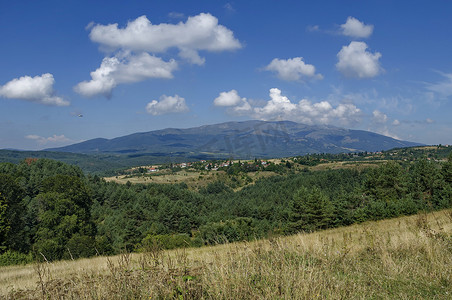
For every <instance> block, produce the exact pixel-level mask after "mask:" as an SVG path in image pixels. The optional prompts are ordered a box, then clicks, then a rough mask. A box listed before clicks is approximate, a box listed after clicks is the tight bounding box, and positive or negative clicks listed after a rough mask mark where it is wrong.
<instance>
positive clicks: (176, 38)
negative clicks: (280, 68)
mask: <svg viewBox="0 0 452 300" xmlns="http://www.w3.org/2000/svg"><path fill="white" fill-rule="evenodd" d="M89 36H90V38H91V40H92V41H93V42H97V43H99V44H101V45H102V46H104V47H107V48H110V49H113V50H117V49H124V50H131V51H146V52H151V53H163V52H166V51H167V50H168V49H170V48H178V49H179V50H180V54H181V56H182V57H184V58H187V57H188V58H192V57H196V58H197V59H194V60H193V59H190V61H191V62H192V63H196V64H202V63H203V62H204V61H203V59H198V57H199V55H198V53H197V51H200V50H205V51H225V50H235V49H239V48H241V44H240V42H239V41H238V40H237V39H236V38H235V37H234V33H233V32H232V31H231V30H229V29H228V28H226V27H225V26H223V25H219V24H218V19H217V18H216V17H214V16H212V15H211V14H208V13H201V14H199V15H197V16H193V17H189V18H188V19H187V21H186V22H185V23H184V22H179V23H178V24H166V23H162V24H158V25H154V24H152V23H151V22H150V21H149V20H148V19H147V18H146V16H141V17H138V18H137V19H135V20H133V21H129V23H128V24H127V26H126V27H124V28H118V24H117V23H116V24H109V25H101V24H97V25H94V26H93V27H92V28H91V32H90V34H89ZM187 53H190V55H187Z"/></svg>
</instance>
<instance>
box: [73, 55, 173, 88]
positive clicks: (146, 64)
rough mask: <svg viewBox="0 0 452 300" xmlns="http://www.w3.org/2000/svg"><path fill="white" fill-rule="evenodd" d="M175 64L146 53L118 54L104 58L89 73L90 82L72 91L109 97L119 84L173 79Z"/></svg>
mask: <svg viewBox="0 0 452 300" xmlns="http://www.w3.org/2000/svg"><path fill="white" fill-rule="evenodd" d="M175 69H177V62H176V61H174V60H170V61H168V62H165V61H164V60H162V59H161V58H159V57H155V56H152V55H150V54H148V53H145V52H143V53H141V54H138V55H132V54H124V53H119V54H118V55H116V56H114V57H106V58H104V59H103V60H102V63H101V65H100V67H99V68H98V69H97V70H95V71H93V72H91V80H90V81H83V82H80V83H79V84H77V85H76V86H75V87H74V89H75V91H76V92H77V93H79V94H81V95H83V96H85V97H93V96H97V95H104V96H105V97H110V96H111V93H112V90H113V88H115V87H116V86H117V85H118V84H121V83H132V82H139V81H142V80H145V79H148V78H173V74H172V72H173V71H174V70H175Z"/></svg>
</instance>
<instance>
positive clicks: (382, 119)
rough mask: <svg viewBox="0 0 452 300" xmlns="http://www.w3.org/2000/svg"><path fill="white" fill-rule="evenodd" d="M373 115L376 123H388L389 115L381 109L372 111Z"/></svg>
mask: <svg viewBox="0 0 452 300" xmlns="http://www.w3.org/2000/svg"><path fill="white" fill-rule="evenodd" d="M372 115H373V118H372V121H373V122H375V123H378V124H386V122H387V121H388V116H387V115H386V114H384V113H382V112H381V111H379V110H374V111H373V112H372Z"/></svg>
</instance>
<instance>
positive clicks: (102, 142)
mask: <svg viewBox="0 0 452 300" xmlns="http://www.w3.org/2000/svg"><path fill="white" fill-rule="evenodd" d="M417 145H421V144H418V143H412V142H406V141H400V140H396V139H393V138H391V137H387V136H383V135H380V134H377V133H373V132H369V131H364V130H351V129H344V128H340V127H335V126H329V125H312V126H311V125H306V124H300V123H296V122H292V121H259V120H249V121H240V122H224V123H219V124H211V125H203V126H199V127H192V128H186V129H180V128H166V129H160V130H155V131H149V132H140V133H134V134H130V135H126V136H122V137H117V138H113V139H104V138H96V139H92V140H88V141H85V142H81V143H77V144H73V145H69V146H65V147H60V148H52V149H46V150H49V151H60V152H73V153H85V154H90V153H116V154H124V153H134V155H138V154H139V153H146V154H150V155H154V154H158V155H164V154H165V153H166V154H171V155H173V154H174V153H177V155H179V156H184V155H185V156H187V157H194V158H196V157H198V156H200V155H201V154H202V155H210V157H211V158H230V157H234V158H254V157H285V156H295V155H304V154H309V153H341V152H361V151H368V152H375V151H381V150H389V149H392V148H399V147H410V146H417Z"/></svg>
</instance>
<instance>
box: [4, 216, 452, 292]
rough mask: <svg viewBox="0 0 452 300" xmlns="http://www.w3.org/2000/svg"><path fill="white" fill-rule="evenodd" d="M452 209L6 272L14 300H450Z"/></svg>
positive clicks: (5, 288)
mask: <svg viewBox="0 0 452 300" xmlns="http://www.w3.org/2000/svg"><path fill="white" fill-rule="evenodd" d="M451 233H452V210H446V211H441V212H436V213H433V214H428V215H426V214H423V215H422V214H421V215H418V216H412V217H403V218H398V219H393V220H385V221H380V222H368V223H365V224H361V225H354V226H350V227H344V228H337V229H332V230H326V231H322V232H317V233H312V234H298V235H294V236H290V237H282V238H272V239H268V240H262V241H255V242H251V243H233V244H227V245H219V246H215V247H205V248H199V249H185V250H176V251H166V252H163V251H160V250H159V249H157V248H153V249H149V251H148V252H146V253H142V254H133V255H131V254H123V255H119V256H115V257H109V258H107V257H98V258H93V259H86V260H79V261H69V262H57V263H50V264H47V263H43V264H36V265H30V266H24V267H6V268H0V288H1V294H2V295H4V298H6V299H40V298H47V299H66V298H68V299H234V298H235V299H451V297H452V268H451V266H452V237H451Z"/></svg>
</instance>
